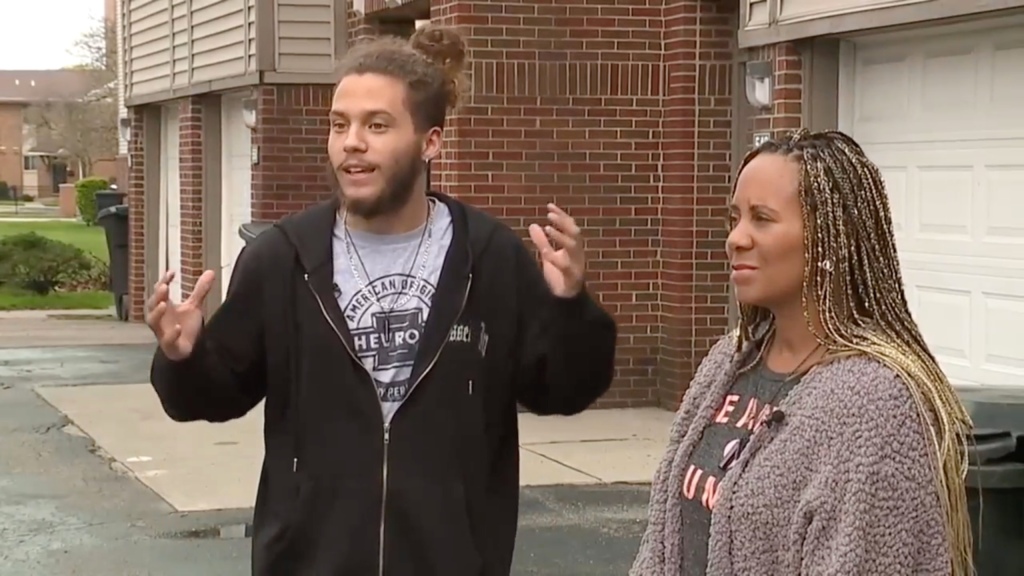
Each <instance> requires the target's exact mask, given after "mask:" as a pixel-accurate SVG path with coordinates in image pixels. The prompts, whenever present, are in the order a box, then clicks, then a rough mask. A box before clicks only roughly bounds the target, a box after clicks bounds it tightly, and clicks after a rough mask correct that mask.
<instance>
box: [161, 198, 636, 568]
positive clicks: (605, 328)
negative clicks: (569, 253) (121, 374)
mask: <svg viewBox="0 0 1024 576" xmlns="http://www.w3.org/2000/svg"><path fill="white" fill-rule="evenodd" d="M431 194H432V195H433V196H434V197H436V198H437V199H439V200H441V201H443V202H445V204H446V205H447V206H448V208H449V210H450V211H451V214H452V220H453V237H452V242H451V245H450V247H449V249H448V253H447V256H446V259H445V262H444V266H443V268H442V271H441V276H440V279H439V282H438V289H437V291H436V293H435V296H434V302H433V304H432V308H431V312H430V315H429V317H428V320H427V325H426V327H425V331H424V335H423V337H422V340H421V342H420V345H419V350H418V354H417V357H416V360H415V365H414V367H413V373H412V376H411V380H410V381H411V382H415V384H414V390H413V391H412V392H411V394H410V395H409V397H408V398H407V399H406V401H405V402H404V403H403V404H402V406H401V408H399V410H398V412H397V413H396V414H395V416H394V419H393V420H392V422H391V424H390V425H389V426H388V427H385V426H384V419H383V416H382V413H381V407H380V403H379V399H378V396H377V393H376V389H375V387H374V384H373V382H372V380H371V377H370V375H369V373H368V372H367V371H366V370H365V369H364V368H363V367H362V364H361V363H360V362H359V361H358V360H357V359H356V358H355V356H354V354H353V352H352V351H353V344H352V337H351V335H350V334H349V331H348V327H347V324H346V322H345V319H344V318H343V317H342V313H341V309H340V307H339V306H338V303H337V300H336V299H335V296H334V288H333V270H332V267H333V258H332V251H331V232H332V227H333V226H334V222H335V214H336V213H337V209H338V201H337V200H333V201H329V202H324V203H322V204H318V205H316V206H314V207H311V208H309V209H307V210H306V211H304V212H301V213H298V214H295V215H292V216H289V217H287V218H285V219H283V220H282V221H281V222H279V223H278V224H276V225H275V226H274V227H273V228H271V229H269V230H267V231H266V232H264V233H263V234H261V235H260V236H259V237H257V238H256V239H255V240H253V241H252V242H251V243H250V244H249V245H248V246H247V247H246V248H245V249H244V250H243V251H242V253H241V255H240V256H239V259H238V261H237V263H236V265H235V271H234V273H233V275H232V278H231V282H230V285H229V288H228V293H227V297H226V298H225V300H224V303H223V304H222V305H221V306H220V308H219V309H218V310H217V312H216V313H214V314H213V315H212V317H211V318H210V319H209V321H208V322H207V323H206V325H205V326H204V328H203V330H202V332H201V334H200V336H199V339H198V341H197V342H196V344H195V347H194V350H193V353H192V355H191V356H190V357H189V358H187V359H186V360H183V361H180V362H174V361H171V360H169V359H168V358H167V357H166V356H164V355H163V354H162V353H161V352H160V351H159V350H158V351H157V353H156V355H155V357H154V360H153V365H152V373H151V381H152V383H153V387H154V388H155V389H156V393H157V395H158V396H159V398H160V402H161V404H162V405H163V409H164V411H166V413H167V414H168V415H169V416H170V417H171V418H172V419H174V420H176V421H180V422H186V421H196V420H205V421H210V422H224V421H228V420H232V419H235V418H240V417H242V416H244V415H245V414H247V413H248V412H249V411H250V410H252V409H253V408H254V407H256V406H257V405H258V404H259V403H260V401H262V400H264V399H265V400H266V402H265V405H264V419H265V426H264V442H265V457H264V462H263V469H262V473H261V475H260V482H259V489H258V493H257V495H256V508H255V513H254V521H253V542H252V545H253V551H252V564H253V574H254V576H374V575H377V576H507V575H508V574H509V573H510V571H511V564H512V554H513V549H514V547H515V538H516V527H517V520H518V507H519V452H518V450H519V446H518V445H519V438H518V437H519V431H518V420H517V406H516V405H517V402H518V403H520V404H522V406H524V407H525V408H527V409H528V410H530V411H532V412H535V413H539V414H562V415H572V414H576V413H579V412H581V411H583V410H584V409H586V408H587V407H588V406H590V405H591V404H592V403H593V402H594V401H595V400H596V399H597V398H598V397H600V396H601V395H602V394H604V393H605V392H606V391H607V389H608V387H609V385H610V383H611V380H612V373H613V366H614V363H615V360H614V357H615V347H616V336H617V329H616V325H615V323H614V321H613V320H612V318H611V317H610V316H609V315H608V313H606V312H605V311H604V310H603V309H602V308H601V307H600V306H599V305H598V304H597V303H596V302H595V301H594V300H593V299H592V298H591V297H590V295H588V293H587V292H586V291H585V290H584V291H583V292H582V293H581V294H579V295H578V296H576V297H574V298H571V299H562V298H557V297H555V296H554V295H553V294H552V293H551V291H550V289H549V288H548V286H547V284H546V282H545V281H544V278H543V275H542V274H541V271H540V268H539V266H538V263H537V260H536V259H535V258H534V257H533V255H532V254H531V253H530V251H529V250H527V248H526V246H525V245H524V243H523V241H522V240H521V239H520V238H519V237H518V236H517V235H516V234H515V233H514V232H513V231H512V230H511V229H509V228H508V227H506V226H504V225H503V224H501V223H500V222H498V221H497V220H496V219H494V218H492V217H490V216H488V215H486V214H485V213H483V212H482V211H480V210H477V209H474V208H472V207H470V206H468V205H465V204H463V203H461V202H458V201H456V200H454V199H451V198H449V197H447V196H444V195H442V194H438V193H431ZM454 327H458V330H453V328H454ZM456 332H457V333H458V334H457V337H456Z"/></svg>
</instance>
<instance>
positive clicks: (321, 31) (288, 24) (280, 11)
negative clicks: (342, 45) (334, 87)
mask: <svg viewBox="0 0 1024 576" xmlns="http://www.w3.org/2000/svg"><path fill="white" fill-rule="evenodd" d="M274 13H275V15H276V16H277V18H276V26H275V28H276V30H277V42H276V45H277V63H276V69H277V71H278V72H327V73H330V72H333V71H334V66H335V62H334V54H335V42H338V41H341V42H344V41H345V39H344V38H342V39H337V38H335V37H334V36H335V34H334V31H335V30H337V29H338V27H337V26H336V25H335V24H336V23H335V21H334V17H335V10H334V0H275V10H274Z"/></svg>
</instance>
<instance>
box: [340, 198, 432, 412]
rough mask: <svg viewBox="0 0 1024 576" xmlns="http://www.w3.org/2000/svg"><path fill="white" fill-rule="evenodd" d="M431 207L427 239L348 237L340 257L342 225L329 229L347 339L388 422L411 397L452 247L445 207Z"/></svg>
mask: <svg viewBox="0 0 1024 576" xmlns="http://www.w3.org/2000/svg"><path fill="white" fill-rule="evenodd" d="M431 204H432V205H433V217H432V221H431V226H430V230H429V231H426V233H425V227H426V225H424V226H420V227H419V228H417V229H416V230H413V231H412V232H407V233H404V234H373V233H370V232H362V231H357V230H348V231H347V234H348V242H349V248H348V249H347V250H346V247H345V234H346V230H345V229H344V227H343V226H342V222H341V219H340V218H338V219H337V221H336V223H335V226H334V237H333V243H332V245H333V252H334V283H335V285H336V286H337V288H338V289H339V294H338V305H339V306H340V307H341V311H342V314H343V315H344V316H345V320H346V321H347V322H348V328H349V331H350V332H351V333H352V341H353V343H354V344H355V347H354V350H353V352H355V354H356V356H358V357H359V359H360V360H361V361H362V362H363V365H364V366H366V369H367V370H369V371H370V374H372V375H373V379H374V383H375V384H376V385H377V395H378V397H379V398H380V403H381V409H382V410H383V413H384V421H385V422H388V423H390V422H391V418H392V416H394V413H395V410H397V409H398V406H399V405H400V404H401V403H402V402H403V401H404V400H405V398H406V396H407V395H408V394H409V390H410V386H411V385H412V382H409V376H410V374H411V372H412V365H413V362H414V361H415V359H416V351H417V349H418V347H419V342H420V339H421V336H422V334H423V328H424V327H425V326H426V324H427V316H428V315H429V314H430V306H431V304H432V302H433V299H434V290H435V289H436V288H437V281H438V278H439V277H440V276H441V267H442V266H443V265H444V260H445V255H446V254H447V253H448V246H449V245H450V244H451V241H452V218H451V213H450V212H449V211H448V207H447V206H445V205H444V203H443V202H438V201H436V200H433V199H431ZM353 268H354V269H355V271H353ZM357 274H358V277H357ZM421 274H422V280H421V281H417V278H420V277H421Z"/></svg>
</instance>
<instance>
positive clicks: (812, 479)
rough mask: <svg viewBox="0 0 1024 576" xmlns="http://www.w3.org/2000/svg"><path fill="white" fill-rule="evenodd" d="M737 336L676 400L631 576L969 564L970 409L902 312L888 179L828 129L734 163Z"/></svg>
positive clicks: (961, 569) (894, 574)
mask: <svg viewBox="0 0 1024 576" xmlns="http://www.w3.org/2000/svg"><path fill="white" fill-rule="evenodd" d="M729 210H730V221H731V226H730V232H729V238H728V241H727V245H726V251H727V253H728V256H729V260H730V263H731V265H732V282H733V284H734V286H735V291H736V297H737V299H738V300H739V303H740V321H739V328H738V330H737V331H736V332H735V333H734V334H733V335H731V336H729V337H726V338H725V339H723V340H722V341H720V342H719V343H718V344H716V345H715V346H714V347H713V348H712V350H711V351H710V352H709V353H708V356H707V357H706V358H705V359H704V361H703V362H702V364H701V366H700V368H699V369H698V371H697V374H696V376H695V377H694V379H693V381H692V382H691V384H690V387H689V389H688V390H687V392H686V395H685V396H684V398H683V402H682V405H681V407H680V408H679V412H678V414H677V415H676V418H675V422H674V424H673V426H672V434H671V438H670V441H669V446H668V451H667V454H666V456H665V459H664V461H663V462H662V464H661V466H660V467H659V469H658V472H657V474H656V476H655V478H654V483H653V486H652V490H651V501H650V508H649V521H648V527H647V530H646V533H645V534H644V537H643V541H642V543H641V546H640V551H639V554H638V556H637V558H636V560H635V562H634V565H633V568H632V570H631V571H630V575H631V576H670V575H672V576H677V575H682V576H702V575H705V574H707V575H710V576H732V575H736V576H748V575H749V576H765V575H767V574H778V575H784V576H796V575H815V576H817V575H837V576H838V575H857V576H861V575H863V576H908V575H929V576H931V575H947V574H948V575H954V576H961V575H965V574H969V573H971V532H970V520H969V518H968V516H967V508H966V499H965V491H964V484H963V478H964V475H965V472H966V464H967V461H966V449H965V448H966V438H967V434H968V433H969V431H970V428H971V424H970V420H969V418H968V416H967V414H966V412H965V410H964V408H963V406H962V405H961V404H960V402H959V400H958V398H957V396H956V394H955V393H954V390H953V388H952V387H951V386H950V384H949V382H948V380H947V379H946V377H945V376H944V375H943V373H942V371H941V369H940V368H939V367H938V365H937V363H936V361H935V359H934V358H933V357H932V355H931V353H930V352H929V350H928V347H927V345H926V344H925V342H924V340H923V339H922V337H921V334H920V332H919V331H918V328H917V326H916V324H915V323H914V320H913V318H912V317H911V315H910V312H909V310H908V308H907V302H906V297H905V295H904V292H903V282H902V279H901V276H900V270H899V260H898V258H897V255H896V245H895V241H894V238H893V232H892V221H891V217H890V214H889V206H888V199H887V197H886V192H885V185H884V183H883V180H882V176H881V174H880V172H879V170H878V168H877V167H876V166H875V165H874V164H873V163H872V162H871V161H870V160H869V159H868V158H867V156H866V155H865V154H864V152H863V150H861V148H860V146H858V145H857V143H856V142H854V141H853V139H851V138H850V137H849V136H847V135H845V134H842V133H840V132H820V133H809V132H807V131H806V130H801V131H798V132H796V133H794V134H793V135H792V136H791V137H789V138H788V139H785V140H772V141H769V142H766V143H764V144H763V145H761V146H760V147H758V148H757V149H756V150H754V151H752V152H751V153H750V154H749V155H748V156H747V157H746V158H745V159H744V161H743V165H742V167H741V168H740V173H739V176H738V178H737V181H736V185H735V190H734V194H733V197H732V202H731V204H730V208H729Z"/></svg>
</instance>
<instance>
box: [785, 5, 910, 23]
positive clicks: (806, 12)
mask: <svg viewBox="0 0 1024 576" xmlns="http://www.w3.org/2000/svg"><path fill="white" fill-rule="evenodd" d="M929 1H930V0H786V1H785V2H780V3H779V8H778V10H779V15H778V18H777V19H776V22H777V23H778V24H788V23H791V22H803V21H806V20H813V19H815V18H827V17H829V16H839V15H842V14H852V13H854V12H867V11H869V10H876V9H878V8H892V7H894V6H906V5H909V4H920V3H922V2H929Z"/></svg>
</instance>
